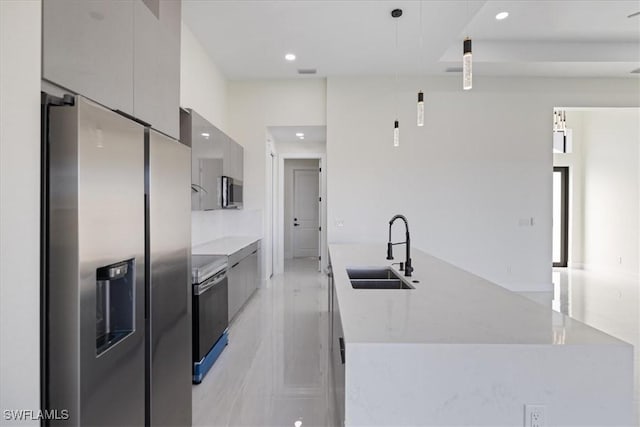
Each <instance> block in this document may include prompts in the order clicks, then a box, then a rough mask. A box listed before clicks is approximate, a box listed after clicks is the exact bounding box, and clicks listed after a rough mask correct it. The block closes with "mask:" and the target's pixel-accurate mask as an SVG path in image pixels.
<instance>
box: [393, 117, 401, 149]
mask: <svg viewBox="0 0 640 427" xmlns="http://www.w3.org/2000/svg"><path fill="white" fill-rule="evenodd" d="M393 146H394V147H398V146H400V125H399V124H398V121H397V120H396V121H395V122H394V123H393Z"/></svg>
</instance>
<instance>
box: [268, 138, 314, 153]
mask: <svg viewBox="0 0 640 427" xmlns="http://www.w3.org/2000/svg"><path fill="white" fill-rule="evenodd" d="M275 147H276V151H277V152H278V153H296V154H318V153H326V152H327V143H326V142H317V141H309V142H283V141H276V143H275Z"/></svg>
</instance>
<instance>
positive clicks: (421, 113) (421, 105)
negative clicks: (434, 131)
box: [418, 91, 424, 127]
mask: <svg viewBox="0 0 640 427" xmlns="http://www.w3.org/2000/svg"><path fill="white" fill-rule="evenodd" d="M418 126H420V127H422V126H424V94H423V93H422V91H420V92H418Z"/></svg>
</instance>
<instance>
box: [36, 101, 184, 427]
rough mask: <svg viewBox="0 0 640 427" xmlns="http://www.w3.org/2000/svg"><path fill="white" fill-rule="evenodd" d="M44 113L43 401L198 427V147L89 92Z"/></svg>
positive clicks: (112, 420)
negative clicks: (194, 299)
mask: <svg viewBox="0 0 640 427" xmlns="http://www.w3.org/2000/svg"><path fill="white" fill-rule="evenodd" d="M47 110H48V111H49V114H48V117H47V121H46V122H47V126H48V132H47V134H46V137H45V140H46V145H47V157H48V175H47V176H48V184H47V186H46V187H47V188H45V189H44V190H45V191H46V192H47V194H48V208H47V215H46V216H47V218H46V223H47V224H46V227H45V229H47V230H48V242H47V244H46V246H47V251H46V255H47V263H46V265H47V275H46V277H47V280H46V310H45V312H46V330H47V339H46V349H45V353H44V357H46V358H47V363H46V372H45V375H46V378H45V384H46V387H47V393H46V402H45V404H44V406H45V407H46V408H48V409H58V410H61V409H67V410H68V413H69V419H68V420H59V421H58V423H60V424H63V425H76V426H87V425H103V426H143V425H145V424H146V425H190V424H191V364H190V362H191V354H190V349H191V344H190V339H191V338H190V337H191V303H190V302H191V294H190V292H191V289H190V265H189V264H190V252H191V230H190V228H191V227H190V223H191V213H190V206H191V195H190V191H191V190H190V184H191V177H190V174H191V167H190V157H191V153H190V149H189V147H186V146H184V145H182V144H180V143H179V142H178V141H175V140H173V139H171V138H168V137H166V136H164V135H162V134H160V133H157V132H155V131H154V130H150V129H149V128H148V127H146V126H144V125H143V124H140V123H138V122H136V121H134V120H131V119H129V118H126V117H124V116H122V115H120V114H118V113H116V112H114V111H111V110H109V109H107V108H104V107H102V106H100V105H98V104H95V103H93V102H91V101H89V100H87V99H86V98H83V97H80V96H77V97H76V98H75V102H73V105H60V106H52V107H50V108H48V109H47Z"/></svg>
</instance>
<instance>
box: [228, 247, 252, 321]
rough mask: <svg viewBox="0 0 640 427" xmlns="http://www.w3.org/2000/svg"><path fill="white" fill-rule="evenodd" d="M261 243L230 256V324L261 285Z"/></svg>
mask: <svg viewBox="0 0 640 427" xmlns="http://www.w3.org/2000/svg"><path fill="white" fill-rule="evenodd" d="M259 259H260V241H258V242H255V243H253V244H251V245H249V246H246V247H244V248H242V249H240V250H239V251H237V252H234V253H233V254H231V255H229V269H228V270H227V279H228V286H229V322H231V319H233V318H234V317H235V315H236V314H237V313H238V311H240V309H241V308H242V306H243V305H244V303H245V302H247V300H248V299H249V298H250V297H251V295H253V293H254V292H255V290H256V289H258V286H259V284H260V263H259Z"/></svg>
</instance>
